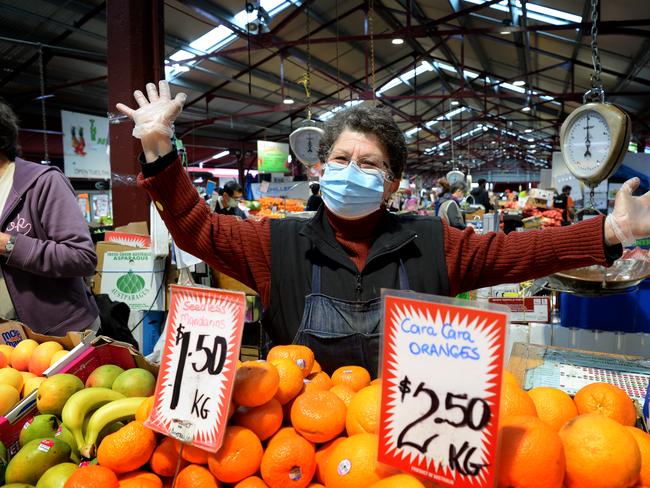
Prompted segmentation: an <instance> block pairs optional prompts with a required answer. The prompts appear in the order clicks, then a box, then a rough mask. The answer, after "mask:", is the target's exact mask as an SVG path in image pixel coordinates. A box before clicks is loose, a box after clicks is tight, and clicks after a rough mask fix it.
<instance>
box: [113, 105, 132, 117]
mask: <svg viewBox="0 0 650 488" xmlns="http://www.w3.org/2000/svg"><path fill="white" fill-rule="evenodd" d="M115 108H117V110H119V111H120V112H122V113H123V114H124V115H126V116H127V117H128V118H130V119H131V120H133V115H134V114H135V110H133V109H132V108H131V107H127V106H126V105H124V104H123V103H118V104H117V105H115Z"/></svg>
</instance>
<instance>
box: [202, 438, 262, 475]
mask: <svg viewBox="0 0 650 488" xmlns="http://www.w3.org/2000/svg"><path fill="white" fill-rule="evenodd" d="M263 453H264V448H262V443H261V442H260V439H259V438H258V437H257V436H256V435H255V433H254V432H253V431H252V430H250V429H246V428H244V427H238V426H231V427H226V433H225V435H224V437H223V443H222V444H221V447H220V448H219V450H218V451H217V452H216V453H215V454H210V456H209V457H208V469H209V470H210V472H211V473H212V474H213V475H214V476H215V477H216V478H217V479H218V480H219V481H223V482H225V483H237V482H238V481H241V480H243V479H244V478H247V477H249V476H251V475H253V474H255V473H256V472H257V470H258V469H259V467H260V463H261V462H262V454H263Z"/></svg>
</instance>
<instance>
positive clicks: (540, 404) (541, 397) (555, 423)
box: [528, 386, 578, 432]
mask: <svg viewBox="0 0 650 488" xmlns="http://www.w3.org/2000/svg"><path fill="white" fill-rule="evenodd" d="M528 395H529V396H530V398H532V399H533V403H534V404H535V410H536V411H537V416H538V417H539V418H540V419H541V420H542V421H543V422H545V423H546V424H548V425H549V426H550V427H552V428H553V430H554V431H555V432H557V431H559V430H560V429H561V428H562V426H563V425H564V424H566V423H567V422H568V421H569V420H571V419H572V418H573V417H575V416H577V415H578V409H577V408H576V404H575V403H573V400H572V399H571V397H570V396H569V395H567V394H566V393H564V392H563V391H562V390H558V389H557V388H548V387H545V386H540V387H538V388H533V389H532V390H530V391H529V392H528Z"/></svg>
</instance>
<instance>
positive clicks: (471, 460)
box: [379, 291, 508, 487]
mask: <svg viewBox="0 0 650 488" xmlns="http://www.w3.org/2000/svg"><path fill="white" fill-rule="evenodd" d="M382 298H383V311H384V315H383V322H384V323H383V325H384V350H383V355H382V398H381V410H380V412H381V418H380V432H379V436H380V439H379V461H380V462H382V463H385V464H388V465H391V466H394V467H396V468H399V469H401V470H403V471H405V472H410V473H412V474H414V475H415V476H420V477H423V478H427V479H430V480H433V481H435V482H436V483H438V484H439V485H440V486H454V487H470V486H472V487H492V486H494V485H495V483H496V453H497V447H498V442H497V433H498V416H499V397H500V391H501V376H502V372H503V362H504V358H503V353H504V344H505V331H506V325H507V322H508V314H507V312H500V311H492V310H489V309H487V307H485V308H473V307H472V306H466V305H460V304H458V303H459V302H458V301H452V300H449V299H444V298H439V297H433V296H427V295H415V294H413V293H409V294H407V293H403V292H402V293H400V292H394V291H384V292H383V293H382Z"/></svg>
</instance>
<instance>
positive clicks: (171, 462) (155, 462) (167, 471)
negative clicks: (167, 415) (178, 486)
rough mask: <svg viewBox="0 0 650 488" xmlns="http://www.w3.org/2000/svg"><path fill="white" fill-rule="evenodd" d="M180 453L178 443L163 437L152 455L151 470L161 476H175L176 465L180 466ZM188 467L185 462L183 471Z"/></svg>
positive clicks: (182, 466)
mask: <svg viewBox="0 0 650 488" xmlns="http://www.w3.org/2000/svg"><path fill="white" fill-rule="evenodd" d="M178 458H179V455H178V451H177V450H176V442H175V441H174V439H172V438H171V437H163V440H162V441H161V442H160V444H158V446H157V447H156V449H155V450H154V451H153V454H152V455H151V459H150V460H149V465H150V466H151V470H152V471H153V472H154V473H156V474H157V475H160V476H174V474H175V473H176V465H177V464H178ZM186 465H187V463H186V462H185V461H183V463H182V464H181V469H182V468H184V467H185V466H186Z"/></svg>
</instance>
